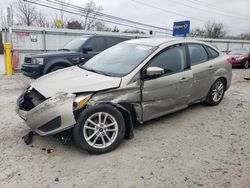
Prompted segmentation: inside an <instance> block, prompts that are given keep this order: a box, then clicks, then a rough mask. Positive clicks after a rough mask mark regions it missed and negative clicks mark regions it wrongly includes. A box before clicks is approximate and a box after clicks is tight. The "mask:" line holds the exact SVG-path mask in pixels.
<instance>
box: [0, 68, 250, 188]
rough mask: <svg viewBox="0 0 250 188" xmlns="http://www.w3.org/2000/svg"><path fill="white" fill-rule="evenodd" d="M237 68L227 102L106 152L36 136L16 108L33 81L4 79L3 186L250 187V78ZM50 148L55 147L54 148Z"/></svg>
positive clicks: (153, 125)
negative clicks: (28, 138) (29, 136)
mask: <svg viewBox="0 0 250 188" xmlns="http://www.w3.org/2000/svg"><path fill="white" fill-rule="evenodd" d="M247 74H248V76H249V77H250V69H249V70H248V71H245V70H242V69H235V70H233V81H232V85H231V88H230V89H229V91H228V92H227V93H226V95H225V98H224V100H223V101H222V103H221V104H220V105H219V106H216V107H208V106H206V105H204V104H197V105H194V106H191V107H190V108H188V109H186V110H183V111H181V112H177V113H174V114H172V115H168V116H165V117H163V118H160V119H156V120H153V121H150V122H148V123H146V124H144V125H142V126H137V127H136V128H135V130H134V133H135V137H134V139H131V140H125V141H124V142H123V143H122V144H121V145H120V147H119V148H118V149H116V150H115V151H113V152H111V153H108V154H104V155H98V156H96V155H89V154H88V153H86V152H84V151H81V150H80V149H78V148H76V147H75V146H74V145H73V144H70V145H63V144H62V143H61V142H60V141H59V140H58V139H56V138H54V137H39V136H36V137H34V141H33V143H32V145H30V146H26V145H25V144H24V142H23V140H22V136H23V135H24V134H26V133H27V132H28V131H29V129H28V128H27V127H26V126H25V123H24V122H23V121H22V120H21V119H20V118H19V117H18V116H17V115H16V113H15V111H14V107H15V102H16V99H17V97H18V96H19V94H20V93H21V91H22V90H23V89H24V88H25V87H26V86H27V84H28V83H29V82H30V79H28V78H26V77H24V76H22V75H21V74H17V75H15V76H13V77H11V78H7V77H5V76H0V99H1V104H0V187H11V188H12V187H81V188H82V187H131V188H136V187H164V188H165V187H167V188H171V187H180V188H183V187H235V188H249V187H250V81H246V80H243V77H244V75H247ZM47 149H53V152H52V153H47Z"/></svg>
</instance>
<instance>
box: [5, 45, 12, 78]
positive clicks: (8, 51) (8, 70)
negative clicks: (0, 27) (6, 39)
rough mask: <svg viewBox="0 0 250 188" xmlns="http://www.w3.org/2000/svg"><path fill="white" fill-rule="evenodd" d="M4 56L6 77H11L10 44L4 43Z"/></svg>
mask: <svg viewBox="0 0 250 188" xmlns="http://www.w3.org/2000/svg"><path fill="white" fill-rule="evenodd" d="M5 55H6V68H7V76H12V75H13V71H12V55H11V44H10V43H5Z"/></svg>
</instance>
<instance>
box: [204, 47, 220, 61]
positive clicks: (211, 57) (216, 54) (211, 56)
mask: <svg viewBox="0 0 250 188" xmlns="http://www.w3.org/2000/svg"><path fill="white" fill-rule="evenodd" d="M206 48H207V50H208V52H209V54H210V59H214V58H216V57H218V56H219V53H218V52H217V51H216V50H214V49H213V48H210V47H209V46H206Z"/></svg>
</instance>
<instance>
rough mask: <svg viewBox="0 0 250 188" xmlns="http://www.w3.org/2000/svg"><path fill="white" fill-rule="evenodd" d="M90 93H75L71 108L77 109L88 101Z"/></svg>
mask: <svg viewBox="0 0 250 188" xmlns="http://www.w3.org/2000/svg"><path fill="white" fill-rule="evenodd" d="M90 96H91V95H77V96H76V97H75V100H74V103H73V109H74V111H75V110H79V109H81V108H82V107H84V106H85V104H86V103H87V102H88V101H89V99H90Z"/></svg>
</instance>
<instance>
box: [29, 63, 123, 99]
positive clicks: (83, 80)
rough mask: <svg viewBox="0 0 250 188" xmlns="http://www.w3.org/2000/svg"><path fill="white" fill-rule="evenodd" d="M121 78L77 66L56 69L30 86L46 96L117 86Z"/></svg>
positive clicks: (93, 90)
mask: <svg viewBox="0 0 250 188" xmlns="http://www.w3.org/2000/svg"><path fill="white" fill-rule="evenodd" d="M120 83H121V78H117V77H110V76H105V75H102V74H97V73H94V72H90V71H87V70H84V69H82V68H79V67H78V66H73V67H69V68H66V69H62V70H58V71H56V72H53V73H50V74H47V75H45V76H42V77H40V78H39V79H37V80H35V81H34V82H33V83H31V86H32V87H33V88H34V89H36V90H37V91H38V92H39V93H41V94H42V95H43V96H44V97H46V98H48V97H51V96H54V95H56V93H59V92H65V93H81V92H95V91H100V90H106V89H112V88H118V87H119V86H120Z"/></svg>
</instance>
